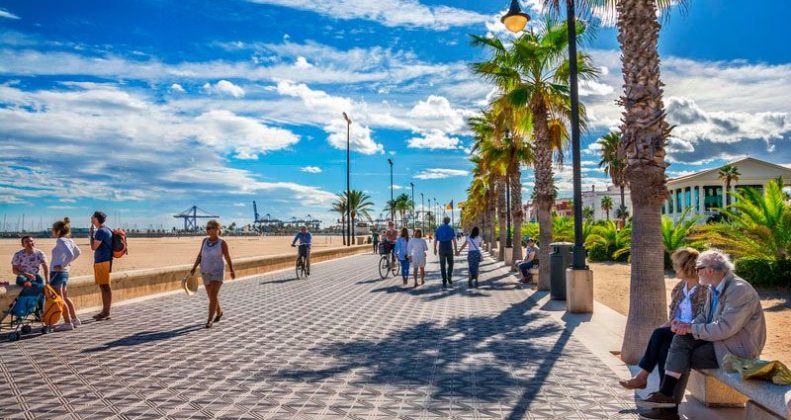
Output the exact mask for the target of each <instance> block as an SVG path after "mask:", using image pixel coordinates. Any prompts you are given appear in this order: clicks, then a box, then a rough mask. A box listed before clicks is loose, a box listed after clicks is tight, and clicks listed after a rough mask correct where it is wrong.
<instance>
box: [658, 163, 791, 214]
mask: <svg viewBox="0 0 791 420" xmlns="http://www.w3.org/2000/svg"><path fill="white" fill-rule="evenodd" d="M731 165H733V166H735V167H736V168H737V169H738V171H739V174H740V175H739V179H738V180H737V181H732V182H731V191H737V192H738V191H739V190H740V189H743V188H756V189H758V190H761V191H763V190H764V189H765V188H766V184H767V183H769V181H772V180H775V179H777V178H780V177H782V178H783V184H784V185H785V186H789V185H791V168H787V167H785V166H781V165H777V164H774V163H771V162H766V161H763V160H759V159H755V158H751V157H748V158H744V159H740V160H737V161H735V162H731ZM719 169H720V167H716V168H711V169H706V170H704V171H700V172H695V173H694V174H689V175H684V176H681V177H678V178H673V179H671V180H669V181H668V182H667V189H668V190H669V192H670V196H669V197H668V200H667V202H665V204H664V205H663V206H662V214H666V215H668V216H670V217H671V218H672V219H673V220H678V219H679V218H680V217H681V214H682V213H683V212H684V209H685V208H687V207H691V210H690V211H689V213H688V217H689V216H692V215H695V214H701V215H704V216H706V217H704V221H705V220H707V219H708V217H711V216H714V215H715V214H717V212H716V211H714V209H715V208H722V207H724V206H725V195H724V193H723V192H724V191H725V181H724V180H721V179H720V177H719Z"/></svg>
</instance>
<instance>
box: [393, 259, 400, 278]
mask: <svg viewBox="0 0 791 420" xmlns="http://www.w3.org/2000/svg"><path fill="white" fill-rule="evenodd" d="M392 268H393V277H398V276H399V275H400V274H401V261H399V260H398V258H396V259H395V260H393V267H392Z"/></svg>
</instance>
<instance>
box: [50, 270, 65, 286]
mask: <svg viewBox="0 0 791 420" xmlns="http://www.w3.org/2000/svg"><path fill="white" fill-rule="evenodd" d="M68 283H69V272H68V271H53V272H51V273H49V285H50V286H52V287H54V288H55V289H60V288H61V287H66V285H67V284H68Z"/></svg>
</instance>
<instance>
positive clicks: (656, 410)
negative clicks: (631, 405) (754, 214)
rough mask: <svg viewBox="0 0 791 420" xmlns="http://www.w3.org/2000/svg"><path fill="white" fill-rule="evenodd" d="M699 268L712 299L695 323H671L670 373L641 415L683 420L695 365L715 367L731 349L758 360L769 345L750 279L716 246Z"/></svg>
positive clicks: (700, 258)
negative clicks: (741, 275)
mask: <svg viewBox="0 0 791 420" xmlns="http://www.w3.org/2000/svg"><path fill="white" fill-rule="evenodd" d="M696 268H697V271H698V275H699V276H700V282H701V283H702V284H704V285H708V286H709V287H710V289H711V290H710V293H709V296H708V299H707V302H706V304H705V307H704V310H703V312H702V313H701V314H699V315H698V316H697V317H696V318H695V319H694V320H693V321H692V323H685V322H682V321H675V320H674V321H673V322H672V323H671V328H672V330H673V332H674V333H675V334H676V335H675V336H674V337H673V341H672V342H671V344H670V350H669V351H668V354H667V362H666V363H665V376H664V378H662V385H661V387H660V389H659V391H658V392H654V393H652V394H651V395H649V396H648V398H646V399H644V400H640V401H638V404H637V405H638V406H640V407H644V408H652V410H651V411H649V412H646V413H642V414H641V417H642V418H646V419H678V418H679V416H678V404H679V403H680V402H681V400H682V399H683V397H684V389H685V388H686V386H687V378H688V374H689V371H690V369H693V368H694V369H715V368H717V367H719V366H721V365H722V360H723V358H724V357H725V355H726V354H728V353H732V354H734V355H736V356H739V357H744V358H750V359H753V358H757V357H758V356H760V355H761V350H763V348H764V344H765V343H766V321H765V320H764V313H763V309H762V308H761V300H760V297H759V296H758V293H757V292H756V291H755V289H753V287H752V286H751V285H750V283H748V282H746V281H744V280H743V279H741V278H739V277H738V276H736V275H735V274H734V273H733V264H732V263H731V262H730V260H729V259H728V257H727V256H726V255H725V254H723V253H721V252H719V251H717V250H709V251H704V252H702V253H701V254H700V256H698V259H697V264H696Z"/></svg>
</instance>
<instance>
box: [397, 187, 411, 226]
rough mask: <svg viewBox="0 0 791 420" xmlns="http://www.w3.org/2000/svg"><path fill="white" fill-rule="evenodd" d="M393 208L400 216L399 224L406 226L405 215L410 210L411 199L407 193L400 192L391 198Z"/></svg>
mask: <svg viewBox="0 0 791 420" xmlns="http://www.w3.org/2000/svg"><path fill="white" fill-rule="evenodd" d="M393 210H394V211H395V213H396V214H398V215H399V216H400V217H401V225H402V226H406V225H407V222H406V215H407V213H408V212H410V211H411V210H412V200H411V199H410V198H409V194H406V193H402V194H399V195H398V196H396V198H395V199H393Z"/></svg>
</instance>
